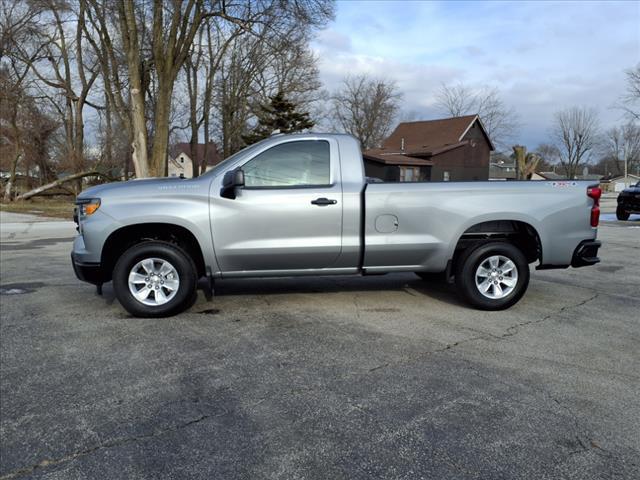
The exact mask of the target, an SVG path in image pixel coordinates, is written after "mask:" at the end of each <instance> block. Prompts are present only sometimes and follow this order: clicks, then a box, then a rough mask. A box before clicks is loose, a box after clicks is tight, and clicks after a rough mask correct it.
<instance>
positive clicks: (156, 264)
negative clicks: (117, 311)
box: [113, 241, 198, 317]
mask: <svg viewBox="0 0 640 480" xmlns="http://www.w3.org/2000/svg"><path fill="white" fill-rule="evenodd" d="M197 280H198V279H197V274H196V267H195V265H194V263H193V260H192V259H191V257H189V255H187V254H186V253H185V252H184V251H183V250H182V249H181V248H179V247H177V246H176V245H173V244H171V243H166V242H157V241H149V242H144V243H141V244H139V245H135V246H133V247H131V248H129V249H128V250H127V251H125V252H124V253H123V254H122V256H121V257H120V259H119V260H118V262H117V263H116V266H115V268H114V270H113V288H114V290H115V293H116V297H117V298H118V301H119V302H120V304H121V305H122V306H123V307H124V308H125V309H126V310H127V311H128V312H129V313H131V314H132V315H134V316H136V317H168V316H171V315H175V314H178V313H180V312H182V311H183V310H186V309H187V308H189V307H190V306H191V305H193V303H194V300H195V298H196V293H197V292H196V285H197Z"/></svg>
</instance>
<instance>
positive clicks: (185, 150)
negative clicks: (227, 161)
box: [168, 142, 222, 178]
mask: <svg viewBox="0 0 640 480" xmlns="http://www.w3.org/2000/svg"><path fill="white" fill-rule="evenodd" d="M195 153H196V154H195V160H196V162H197V163H196V164H198V165H203V164H204V165H206V170H210V169H211V168H213V167H214V166H215V165H217V164H218V163H220V162H221V161H222V158H221V157H220V154H219V153H218V147H217V146H216V144H215V143H213V142H209V145H206V144H204V143H198V144H197V145H196V152H195ZM205 155H206V158H205ZM193 161H194V155H192V153H191V144H190V143H186V142H183V143H176V144H175V145H173V146H172V147H171V148H170V149H169V161H168V164H169V165H168V175H169V176H170V177H179V176H181V175H182V176H184V177H185V178H192V177H193Z"/></svg>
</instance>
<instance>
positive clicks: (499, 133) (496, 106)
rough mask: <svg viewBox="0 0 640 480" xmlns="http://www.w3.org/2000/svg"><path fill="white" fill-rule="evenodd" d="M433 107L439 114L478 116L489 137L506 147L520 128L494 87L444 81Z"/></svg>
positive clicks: (512, 111)
mask: <svg viewBox="0 0 640 480" xmlns="http://www.w3.org/2000/svg"><path fill="white" fill-rule="evenodd" d="M436 107H438V108H439V110H440V112H441V114H442V115H449V116H452V117H461V116H463V115H475V114H478V115H479V116H480V120H481V121H482V124H483V125H484V127H485V130H486V131H487V135H489V138H490V139H491V141H492V142H493V143H494V144H495V145H497V146H499V147H501V148H505V147H506V146H507V145H508V144H509V143H510V142H511V141H512V140H513V139H514V137H515V135H516V134H517V132H518V129H519V128H520V122H519V119H518V115H517V114H516V112H515V110H514V109H513V108H510V107H508V106H507V105H505V103H504V101H503V100H502V98H501V97H500V92H499V91H498V89H497V88H490V87H481V88H472V87H469V86H467V85H464V84H461V83H460V84H457V85H445V84H443V85H442V86H441V87H440V89H439V90H438V92H437V93H436Z"/></svg>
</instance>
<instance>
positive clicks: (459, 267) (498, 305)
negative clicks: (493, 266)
mask: <svg viewBox="0 0 640 480" xmlns="http://www.w3.org/2000/svg"><path fill="white" fill-rule="evenodd" d="M493 256H501V257H506V258H507V259H509V260H511V261H512V262H513V263H514V264H515V266H516V269H517V270H516V271H517V280H516V283H515V286H514V287H513V290H512V291H511V292H510V293H509V294H507V295H506V296H504V297H502V298H495V299H493V298H488V297H487V296H485V295H484V294H482V293H481V292H480V289H479V287H478V286H476V271H477V270H478V267H479V266H480V265H481V264H482V263H483V262H485V261H486V260H488V259H489V258H490V257H493ZM505 277H506V275H505ZM499 278H500V279H502V278H503V277H499ZM487 280H489V279H487ZM496 281H498V282H499V283H500V281H499V280H497V279H496ZM489 283H492V282H489ZM502 285H503V284H500V287H502ZM528 285H529V264H528V263H527V259H526V257H525V256H524V254H523V253H522V252H521V251H520V250H519V249H518V248H517V247H515V246H514V245H512V244H510V243H506V242H491V243H485V244H483V245H479V246H478V247H476V248H470V249H467V250H466V251H465V252H463V254H462V256H461V257H460V258H459V259H458V261H457V262H456V287H457V288H458V291H459V292H460V294H461V295H462V297H463V298H464V299H465V300H466V301H467V302H468V303H470V304H471V305H473V306H474V307H476V308H479V309H481V310H504V309H506V308H509V307H511V306H512V305H514V304H515V303H517V302H518V300H520V298H521V297H522V295H524V293H525V292H526V290H527V286H528ZM507 288H508V287H507ZM487 293H488V294H490V293H496V291H495V290H493V287H492V290H491V292H487Z"/></svg>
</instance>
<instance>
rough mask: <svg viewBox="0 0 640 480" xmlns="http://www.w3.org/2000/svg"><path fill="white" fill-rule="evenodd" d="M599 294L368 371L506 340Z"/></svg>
mask: <svg viewBox="0 0 640 480" xmlns="http://www.w3.org/2000/svg"><path fill="white" fill-rule="evenodd" d="M598 296H600V293H596V294H594V295H592V296H591V297H589V298H587V299H586V300H582V301H581V302H579V303H576V304H572V305H565V306H563V307H562V308H560V309H559V310H556V311H553V312H551V313H549V314H547V315H545V316H544V317H542V318H541V319H538V320H529V321H527V322H522V323H517V324H515V325H511V326H509V327H507V329H506V330H505V331H504V333H502V334H501V335H494V334H492V333H488V332H481V333H480V335H478V336H475V337H470V338H466V339H463V340H459V341H457V342H454V343H447V344H446V345H445V346H444V347H442V348H437V349H435V350H428V351H426V352H421V353H418V354H416V355H413V356H410V357H408V358H406V359H404V360H400V361H398V362H386V363H383V364H380V365H377V366H375V367H373V368H370V369H369V370H368V371H367V373H370V372H375V371H376V370H381V369H383V368H386V367H389V366H391V365H403V364H407V363H412V362H415V361H416V360H419V359H421V358H424V357H428V356H430V355H434V354H436V353H441V352H446V351H447V350H451V349H454V348H456V347H458V346H460V345H463V344H465V343H471V342H475V341H477V340H491V339H493V340H498V341H501V340H504V339H506V338H509V337H513V336H515V335H516V334H518V333H519V332H520V328H521V327H526V326H528V325H537V324H539V323H542V322H545V321H547V320H549V319H551V318H553V317H554V316H556V315H559V314H561V313H563V312H565V311H567V310H570V309H573V308H578V307H581V306H583V305H585V304H587V303H589V302H591V301H593V300H595V299H596V298H598ZM472 331H475V332H477V331H476V330H472Z"/></svg>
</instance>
